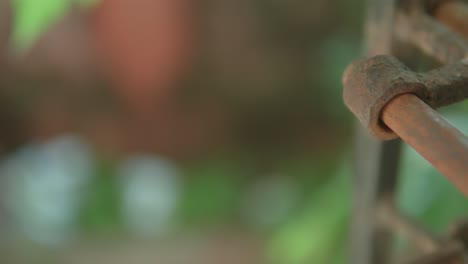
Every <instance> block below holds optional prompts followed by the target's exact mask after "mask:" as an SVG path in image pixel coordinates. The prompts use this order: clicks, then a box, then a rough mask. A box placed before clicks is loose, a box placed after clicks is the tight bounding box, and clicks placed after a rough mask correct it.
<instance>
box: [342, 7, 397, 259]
mask: <svg viewBox="0 0 468 264" xmlns="http://www.w3.org/2000/svg"><path fill="white" fill-rule="evenodd" d="M396 3H397V1H396V0H368V15H367V25H366V40H365V41H366V43H365V46H366V55H368V56H373V55H378V54H391V53H392V44H393V20H394V14H395V10H396ZM357 127H358V128H357V131H356V142H355V148H356V149H355V151H356V153H355V158H356V160H355V162H354V164H355V167H354V174H355V175H354V177H355V179H354V180H353V182H354V186H353V190H354V192H355V193H354V197H353V218H352V223H351V232H350V236H351V241H350V242H351V243H350V248H349V250H350V252H349V259H350V263H351V264H373V263H379V264H384V263H388V262H389V258H390V257H389V253H390V250H389V249H390V247H391V234H390V233H389V232H388V231H387V230H385V229H383V228H382V227H381V226H380V225H379V224H378V219H377V210H376V207H377V206H378V204H379V201H381V200H383V198H384V197H386V196H390V195H393V193H394V191H395V187H396V181H397V175H398V165H399V158H400V155H399V153H400V149H401V142H400V141H399V140H395V141H390V142H379V141H377V140H375V139H374V138H372V137H371V136H370V135H369V133H368V132H367V130H366V129H365V128H364V127H362V126H361V125H360V124H357Z"/></svg>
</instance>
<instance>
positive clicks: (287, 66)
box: [0, 0, 468, 264]
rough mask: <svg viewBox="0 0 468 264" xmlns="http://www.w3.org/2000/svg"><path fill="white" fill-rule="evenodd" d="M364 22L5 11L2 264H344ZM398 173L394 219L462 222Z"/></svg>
mask: <svg viewBox="0 0 468 264" xmlns="http://www.w3.org/2000/svg"><path fill="white" fill-rule="evenodd" d="M364 8H365V4H364V1H361V0H359V1H346V0H333V1H329V0H315V1H308V0H289V1H280V0H199V1H193V0H152V1H150V0H60V1H57V0H40V1H38V0H0V232H1V236H0V262H1V263H7V264H9V263H11V264H16V263H25V264H29V263H31V264H35V263H71V264H74V263H87V264H93V263H116V264H119V263H141V264H145V263H158V264H159V263H160V264H166V263H181V264H185V263H189V264H197V263H204V264H211V263H213V264H215V263H216V264H217V263H226V264H228V263H252V264H254V263H255V264H258V263H265V264H270V263H273V264H276V263H277V264H302V263H346V243H347V239H348V238H347V230H348V221H349V218H350V213H351V202H350V197H351V196H350V195H351V191H352V190H351V187H350V186H351V185H350V184H351V180H352V178H351V170H350V168H351V164H350V161H351V158H350V157H351V153H352V152H351V151H352V136H353V129H352V127H353V123H354V121H353V120H354V119H353V117H352V116H351V115H350V114H349V113H348V112H347V111H346V109H345V108H344V106H343V104H342V100H341V84H340V82H341V74H342V71H343V69H344V68H345V66H346V65H347V64H348V63H349V62H350V61H351V60H353V59H354V58H356V57H358V56H360V55H361V52H360V51H361V50H360V46H361V36H362V32H361V28H362V24H363V22H364V10H365V9H364ZM467 110H468V107H467V105H466V104H465V105H463V104H461V105H457V106H454V107H451V108H450V109H446V110H445V112H444V113H445V116H446V117H447V118H448V119H449V120H450V121H451V122H453V123H454V124H455V125H457V126H458V127H459V128H460V129H462V130H464V131H465V132H468V122H466V118H465V121H463V119H464V117H465V116H466V112H467ZM404 158H405V160H404V162H403V163H404V164H403V168H402V175H403V178H402V180H401V182H400V184H401V189H400V193H399V197H398V199H399V200H398V201H399V203H400V206H401V207H402V209H403V210H404V211H405V212H406V213H408V214H410V215H412V216H414V217H416V218H417V219H420V220H421V221H423V222H424V223H425V224H426V225H427V226H428V227H430V228H433V229H436V230H439V231H441V230H444V229H445V227H446V225H447V224H448V223H449V222H450V221H451V220H453V219H454V218H457V217H461V216H463V214H465V213H466V211H467V209H468V205H467V203H466V200H464V198H462V196H461V195H460V194H458V192H456V191H455V190H454V188H453V187H452V186H451V185H450V184H448V183H447V182H446V181H445V180H444V178H442V177H441V176H440V175H438V174H437V173H436V172H435V171H434V170H433V169H432V168H431V166H429V165H428V164H427V163H426V162H425V161H423V160H422V159H421V158H420V157H419V156H418V155H417V154H415V153H414V152H413V151H411V150H410V149H408V148H406V149H405V152H404ZM428 189H430V190H432V191H431V192H427V190H428ZM447 204H450V205H451V206H446V205H447Z"/></svg>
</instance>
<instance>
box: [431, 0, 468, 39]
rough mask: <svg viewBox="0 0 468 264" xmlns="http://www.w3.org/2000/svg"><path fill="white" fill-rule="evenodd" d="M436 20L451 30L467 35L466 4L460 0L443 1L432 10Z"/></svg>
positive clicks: (467, 10) (467, 16)
mask: <svg viewBox="0 0 468 264" xmlns="http://www.w3.org/2000/svg"><path fill="white" fill-rule="evenodd" d="M433 14H434V16H435V17H436V19H437V20H439V21H440V22H442V24H444V25H446V26H447V27H449V28H450V29H452V30H453V31H455V32H457V33H459V34H461V35H463V36H465V37H468V20H467V18H468V4H466V2H463V1H460V0H448V1H443V2H442V3H441V4H440V5H438V6H437V8H436V9H435V10H434V11H433Z"/></svg>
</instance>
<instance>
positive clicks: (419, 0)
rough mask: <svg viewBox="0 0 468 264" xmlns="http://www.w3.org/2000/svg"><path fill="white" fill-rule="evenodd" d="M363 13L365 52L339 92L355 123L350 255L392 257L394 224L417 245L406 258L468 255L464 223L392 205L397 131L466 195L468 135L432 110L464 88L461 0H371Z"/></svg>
mask: <svg viewBox="0 0 468 264" xmlns="http://www.w3.org/2000/svg"><path fill="white" fill-rule="evenodd" d="M367 20H368V21H367V25H366V41H365V42H366V56H367V59H363V60H358V61H355V62H353V63H352V64H351V65H350V66H349V67H348V68H347V69H346V71H345V73H344V76H343V86H344V92H343V97H344V101H345V103H346V105H347V106H348V108H349V109H350V110H351V111H352V112H353V113H354V114H355V115H356V117H357V118H358V119H359V121H360V123H361V124H360V125H358V126H357V139H356V155H355V157H356V159H357V160H356V161H355V165H356V166H355V168H354V169H355V171H354V173H355V177H356V178H355V179H354V181H353V182H354V184H355V186H354V190H356V191H355V194H354V197H353V198H354V205H353V221H352V228H351V240H352V241H351V245H350V262H351V263H353V264H374V263H375V264H384V263H395V259H394V258H392V256H391V255H392V250H391V248H392V241H393V239H392V236H393V234H395V233H398V234H400V235H402V236H404V237H405V238H406V239H407V240H408V241H410V242H411V243H412V245H413V246H414V247H416V248H417V249H418V251H420V252H421V254H420V256H419V257H416V258H414V259H411V260H410V261H407V262H404V263H421V264H426V263H427V264H428V263H431V264H439V263H440V264H449V263H450V264H454V263H457V264H458V263H468V262H467V261H466V258H465V254H466V252H467V249H468V224H466V223H459V224H458V225H454V228H452V230H451V232H449V233H448V234H445V235H439V236H434V235H432V234H431V232H430V231H427V230H424V229H423V228H422V227H421V226H420V225H418V224H417V223H415V221H414V220H412V219H409V218H408V217H406V216H404V215H402V214H401V213H400V212H399V211H398V209H397V208H396V207H395V205H394V193H395V191H396V182H397V176H398V165H399V158H400V157H399V153H400V148H401V141H400V140H399V139H398V138H400V139H401V140H403V141H404V142H406V143H407V144H408V145H410V146H411V147H412V148H414V149H415V150H416V151H417V152H419V153H420V154H421V155H422V156H423V157H424V158H425V159H427V160H428V161H429V162H430V163H431V164H432V165H433V166H434V167H435V168H436V169H437V170H438V171H439V172H440V173H441V174H443V175H444V176H446V177H447V179H448V180H449V181H450V182H451V183H453V184H454V185H455V186H456V187H457V188H458V189H459V190H460V191H461V192H463V193H464V194H465V195H468V137H466V136H465V135H463V134H462V133H461V132H460V131H458V130H457V129H456V128H454V127H453V126H452V125H450V124H449V123H448V122H446V121H445V120H444V118H443V117H442V116H440V115H439V114H438V113H437V112H435V111H434V110H433V109H435V108H437V107H441V106H446V105H450V104H453V103H456V102H459V101H462V100H464V99H465V98H468V3H467V2H466V1H462V0H368V17H367ZM419 53H421V54H425V55H424V57H426V58H428V59H427V61H428V63H426V65H431V66H433V67H431V68H430V69H425V72H424V73H421V72H416V71H414V69H415V67H414V65H415V61H416V60H417V59H415V58H421V57H422V56H419V55H417V54H419ZM401 61H403V62H404V63H403V62H401ZM406 65H409V66H410V67H411V69H410V67H407V66H406ZM467 122H468V117H467ZM369 132H370V133H369ZM369 134H371V135H372V136H371V135H369ZM448 206H449V205H448ZM397 263H400V262H397Z"/></svg>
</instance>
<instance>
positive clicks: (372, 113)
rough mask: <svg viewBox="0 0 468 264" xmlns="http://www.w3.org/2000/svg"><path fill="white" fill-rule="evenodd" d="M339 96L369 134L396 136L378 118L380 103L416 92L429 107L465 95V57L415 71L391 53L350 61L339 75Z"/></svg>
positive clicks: (467, 69)
mask: <svg viewBox="0 0 468 264" xmlns="http://www.w3.org/2000/svg"><path fill="white" fill-rule="evenodd" d="M343 87H344V89H343V99H344V102H345V104H346V105H347V106H348V108H349V109H350V110H351V111H352V112H353V113H354V114H355V115H356V117H357V118H358V119H359V120H360V121H361V123H362V124H363V125H364V126H365V127H366V128H367V129H368V130H369V132H370V133H371V134H373V135H374V136H376V137H377V138H379V139H381V140H388V139H394V138H397V137H398V135H396V134H395V133H394V132H393V131H392V130H391V129H388V127H387V126H386V125H385V124H384V123H382V122H381V121H380V115H381V112H382V109H383V107H384V106H385V105H386V104H387V103H388V102H389V101H390V100H391V99H393V98H395V97H396V96H397V95H400V94H404V93H412V94H416V95H417V96H418V97H420V98H421V99H423V100H424V101H425V102H426V103H427V104H429V105H430V106H431V107H433V108H437V107H441V106H446V105H450V104H453V103H457V102H460V101H462V100H464V99H466V98H468V59H464V60H461V61H459V62H457V63H454V64H450V65H446V66H444V67H441V68H439V69H435V70H432V71H429V72H428V73H425V74H417V73H415V72H413V71H411V70H410V69H409V68H408V67H406V66H405V65H404V64H402V63H401V62H399V61H398V60H397V59H396V58H394V57H392V56H384V55H381V56H375V57H372V58H369V59H366V60H357V61H355V62H353V63H352V64H351V65H350V66H349V67H348V68H347V69H346V71H345V73H344V75H343Z"/></svg>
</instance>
